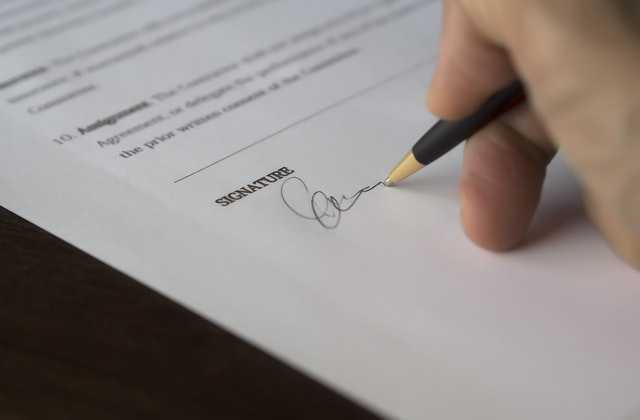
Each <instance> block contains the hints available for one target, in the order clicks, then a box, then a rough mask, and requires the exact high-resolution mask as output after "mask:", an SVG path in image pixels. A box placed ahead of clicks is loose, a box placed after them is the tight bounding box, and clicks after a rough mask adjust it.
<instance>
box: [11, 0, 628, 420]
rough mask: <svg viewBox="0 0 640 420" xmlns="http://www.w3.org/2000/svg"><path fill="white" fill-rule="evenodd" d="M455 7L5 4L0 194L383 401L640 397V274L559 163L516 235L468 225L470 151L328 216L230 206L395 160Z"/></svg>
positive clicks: (337, 188)
mask: <svg viewBox="0 0 640 420" xmlns="http://www.w3.org/2000/svg"><path fill="white" fill-rule="evenodd" d="M440 12H441V7H440V5H439V3H437V2H429V1H416V0H369V1H365V0H341V1H338V0H333V1H322V2H308V1H303V0H273V1H267V0H244V1H241V0H218V1H202V0H200V1H196V0H189V1H186V0H184V1H180V2H170V1H168V0H166V1H159V0H155V1H152V0H93V1H92V0H84V1H78V0H64V1H56V2H53V1H42V2H28V1H26V0H22V1H20V0H18V1H12V2H6V4H3V5H2V6H0V55H1V58H0V63H1V65H0V94H1V95H2V99H3V100H2V103H1V104H0V127H2V128H3V130H4V135H3V136H2V139H1V140H0V146H1V148H2V151H1V152H0V204H2V205H3V206H6V207H7V208H9V209H11V210H13V211H15V212H16V213H18V214H20V215H21V216H23V217H25V218H27V219H29V220H31V221H33V222H35V223H37V224H38V225H40V226H42V227H44V228H46V229H48V230H49V231H51V232H52V233H54V234H56V235H58V236H59V237H61V238H63V239H65V240H67V241H69V242H70V243H72V244H75V245H76V246H78V247H80V248H81V249H83V250H85V251H87V252H88V253H90V254H92V255H94V256H96V257H97V258H99V259H101V260H103V261H105V262H107V263H109V264H111V265H113V266H114V267H116V268H118V269H120V270H122V271H124V272H125V273H127V274H129V275H131V276H133V277H134V278H136V279H138V280H139V281H141V282H143V283H145V284H147V285H149V286H151V287H153V288H154V289H156V290H158V291H160V292H162V293H164V294H165V295H167V296H169V297H171V298H173V299H175V300H177V301H178V302H181V303H182V304H184V305H186V306H187V307H189V308H191V309H193V310H195V311H197V312H198V313H200V314H202V315H204V316H206V317H208V318H210V319H212V320H215V321H216V322H218V323H220V324H221V325H223V326H225V327H227V328H228V329H230V330H232V331H234V332H235V333H237V334H239V335H241V336H242V337H244V338H245V339H247V340H250V341H252V342H253V343H256V344H257V345H259V346H260V347H261V348H263V349H265V350H267V351H269V352H271V353H272V354H274V355H276V356H278V357H281V358H283V359H284V360H286V361H288V362H289V363H291V364H293V365H295V366H297V367H299V368H301V369H303V370H304V371H305V372H307V373H308V374H311V375H313V376H314V377H316V378H318V379H319V380H321V381H323V382H325V383H327V384H329V385H331V386H333V387H335V388H336V389H338V390H340V391H342V392H344V393H347V394H348V395H349V396H351V397H353V398H356V399H357V400H359V401H360V402H362V403H364V404H366V405H368V406H369V407H371V408H373V409H375V410H377V411H378V412H380V413H382V414H385V415H390V416H394V417H400V418H412V419H424V418H435V419H469V418H477V419H480V418H482V419H536V420H538V419H541V418H544V419H563V420H568V419H576V420H578V419H579V420H588V419H604V418H607V419H623V418H629V416H631V415H632V413H634V412H637V411H638V408H639V407H640V395H639V392H638V389H639V388H640V358H639V357H638V354H639V353H640V328H638V320H639V319H640V282H639V281H638V276H637V273H635V272H634V271H632V270H631V269H630V268H628V267H626V266H625V265H624V264H623V263H621V262H620V260H618V259H617V258H616V257H615V256H614V255H613V254H612V253H611V252H610V251H609V249H608V248H607V246H606V244H605V243H604V241H603V240H602V239H601V238H600V237H599V236H598V234H597V233H596V232H595V231H594V229H593V228H592V227H591V226H590V225H589V224H588V223H587V222H586V221H585V220H583V218H582V217H580V216H579V214H580V211H579V192H578V187H577V185H576V183H575V182H574V181H573V180H572V178H571V177H570V176H569V174H568V171H567V170H566V169H564V167H563V166H562V165H561V164H556V165H555V166H553V167H552V169H551V171H550V177H549V178H550V180H549V183H548V188H547V190H546V192H545V196H544V199H543V204H542V206H541V210H540V215H539V217H538V220H537V222H536V225H535V227H534V229H533V231H532V238H533V239H532V241H531V243H530V244H529V245H528V246H527V247H525V248H524V249H522V250H520V251H517V252H514V253H511V254H508V255H494V254H491V253H487V252H485V251H482V250H480V249H477V248H476V247H474V246H473V245H471V244H470V243H469V242H468V241H467V240H466V239H465V237H464V234H463V232H462V231H461V228H460V227H459V223H458V212H459V208H458V201H457V191H456V188H457V178H458V173H459V169H460V168H459V167H460V153H459V151H457V152H455V153H452V154H451V155H449V156H447V157H446V158H444V159H442V160H441V161H439V162H437V163H436V164H434V165H433V166H432V167H430V168H429V169H428V170H425V171H423V172H424V173H421V174H419V175H417V176H415V177H414V178H412V179H411V180H410V181H408V182H407V183H406V184H405V185H403V186H402V187H401V188H395V189H385V188H379V189H376V190H374V191H371V192H369V193H367V194H365V195H363V196H362V197H361V199H360V201H359V202H358V203H357V205H356V207H354V209H353V210H352V211H351V212H348V213H345V214H344V217H343V219H342V221H341V224H340V226H339V227H338V228H337V229H334V230H326V229H323V228H322V227H321V226H320V225H319V224H318V223H317V222H315V221H309V220H304V219H301V218H299V217H297V216H296V215H294V214H293V213H292V212H290V211H289V210H288V209H287V208H286V206H285V205H284V204H283V202H282V200H281V197H280V188H281V185H282V182H283V181H282V180H280V181H278V182H275V183H273V184H268V186H264V188H261V189H260V190H259V191H258V190H256V191H254V192H253V193H251V194H249V195H248V196H246V197H244V198H242V199H241V200H238V201H236V202H234V203H233V204H231V205H228V206H225V207H223V206H221V205H220V204H216V202H215V201H216V200H217V199H219V198H221V197H224V196H226V195H228V194H230V193H232V192H234V191H236V190H237V189H239V188H242V187H244V186H246V185H248V184H252V183H254V181H256V180H259V179H260V178H262V177H264V176H265V175H267V174H270V173H272V172H274V171H277V170H279V169H280V168H283V167H286V168H289V169H290V170H293V171H295V176H298V177H300V178H302V179H304V180H305V182H306V183H307V185H308V186H309V188H312V189H313V190H316V189H318V190H323V191H326V192H328V193H330V194H335V195H341V194H351V193H354V192H356V191H357V190H359V189H360V188H362V187H364V186H367V185H371V184H374V183H375V182H377V181H379V180H380V179H381V178H383V177H384V176H385V175H386V171H387V170H388V169H389V168H390V167H391V166H392V165H393V164H394V163H395V162H396V160H397V159H398V158H399V157H401V156H402V155H403V153H404V152H405V151H406V150H407V149H408V147H409V146H410V145H411V143H412V142H413V141H414V140H415V139H416V138H417V137H418V136H419V135H420V134H422V133H423V132H424V131H425V129H426V128H428V126H429V125H430V124H431V123H433V121H434V118H433V117H432V116H430V115H428V114H427V113H426V111H425V109H424V99H423V98H424V92H425V89H426V86H427V81H428V80H429V77H430V74H431V72H432V70H433V66H434V59H435V55H436V52H437V39H438V33H439V20H440ZM187 127H188V129H187ZM124 156H127V157H124ZM216 162H217V163H216ZM61 263H64V262H61Z"/></svg>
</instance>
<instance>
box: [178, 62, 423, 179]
mask: <svg viewBox="0 0 640 420" xmlns="http://www.w3.org/2000/svg"><path fill="white" fill-rule="evenodd" d="M426 63H427V61H422V62H420V63H418V64H415V65H413V66H411V67H409V68H408V69H405V70H403V71H401V72H399V73H396V74H394V75H393V76H391V77H388V78H386V79H384V80H382V81H380V82H378V83H376V84H375V85H372V86H369V87H367V88H364V89H362V90H360V91H358V92H356V93H354V94H352V95H350V96H347V97H346V98H343V99H341V100H339V101H337V102H335V103H333V104H331V105H329V106H327V107H325V108H322V109H320V110H319V111H316V112H314V113H313V114H311V115H308V116H306V117H304V118H302V119H300V120H298V121H296V122H294V123H292V124H289V125H288V126H286V127H284V128H281V129H280V130H278V131H276V132H273V133H271V134H269V135H268V136H265V137H262V138H261V139H258V140H256V141H254V142H253V143H250V144H249V145H247V146H245V147H243V148H242V149H239V150H236V151H235V152H233V153H230V154H228V155H226V156H225V157H222V158H220V159H218V160H216V161H214V162H211V163H210V164H208V165H206V166H203V167H202V168H200V169H198V170H195V171H193V172H191V173H189V174H187V175H185V176H183V177H182V178H178V179H176V180H175V181H173V183H174V184H178V183H180V182H183V181H186V180H187V179H189V178H191V177H193V176H195V175H198V174H200V173H202V172H204V171H206V170H207V169H209V168H211V167H213V166H215V165H217V164H218V163H220V162H223V161H225V160H227V159H229V158H231V157H233V156H235V155H237V154H239V153H242V152H244V151H245V150H248V149H250V148H252V147H254V146H257V145H259V144H260V143H264V142H266V141H267V140H270V139H272V138H274V137H276V136H277V135H279V134H282V133H284V132H285V131H287V130H289V129H291V128H294V127H297V126H298V125H301V124H303V123H305V122H307V121H309V120H311V119H313V118H315V117H317V116H319V115H321V114H324V113H325V112H327V111H330V110H332V109H334V108H337V107H339V106H341V105H344V104H346V103H347V102H349V101H351V100H353V99H356V98H358V97H360V96H363V95H365V94H367V93H369V92H371V91H373V90H375V89H377V88H379V87H381V86H384V85H386V84H388V83H390V82H393V81H395V80H396V79H398V78H400V77H402V76H405V75H407V74H409V73H412V72H414V71H415V70H417V69H419V68H420V67H423V66H424V65H425V64H426Z"/></svg>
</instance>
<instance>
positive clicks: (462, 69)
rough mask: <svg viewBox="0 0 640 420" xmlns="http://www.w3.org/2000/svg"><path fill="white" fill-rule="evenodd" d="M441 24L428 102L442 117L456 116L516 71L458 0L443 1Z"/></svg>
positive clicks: (477, 103) (468, 110)
mask: <svg viewBox="0 0 640 420" xmlns="http://www.w3.org/2000/svg"><path fill="white" fill-rule="evenodd" d="M443 25H444V28H443V33H442V38H441V47H440V58H439V62H438V66H437V69H436V73H435V76H434V78H433V80H432V82H431V87H430V90H429V95H428V106H429V109H430V111H431V112H432V113H433V114H435V115H437V116H439V117H441V118H444V119H459V118H462V117H465V116H467V115H469V114H470V113H472V112H473V111H475V110H476V109H477V108H478V106H480V105H481V104H482V103H483V102H484V101H485V100H486V99H487V98H488V97H489V96H491V94H493V93H495V92H496V91H497V90H498V89H500V88H502V87H504V86H506V85H507V84H509V82H511V81H512V80H513V79H514V78H515V73H514V71H513V68H512V67H511V64H510V62H509V58H508V57H507V55H506V53H505V51H503V50H502V49H501V48H499V47H497V46H496V45H495V44H494V43H491V42H489V40H488V39H487V38H485V37H484V36H482V35H481V34H480V33H479V32H478V31H477V29H476V27H475V26H474V24H473V23H472V21H471V20H470V19H469V18H468V17H467V15H466V14H465V12H464V10H463V9H462V7H461V5H460V3H459V1H457V0H446V1H445V3H444V17H443Z"/></svg>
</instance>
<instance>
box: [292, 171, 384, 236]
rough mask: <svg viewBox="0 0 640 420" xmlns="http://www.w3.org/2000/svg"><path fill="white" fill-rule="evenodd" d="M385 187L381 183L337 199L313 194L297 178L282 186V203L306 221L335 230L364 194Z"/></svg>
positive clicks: (316, 193) (319, 192)
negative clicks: (345, 214)
mask: <svg viewBox="0 0 640 420" xmlns="http://www.w3.org/2000/svg"><path fill="white" fill-rule="evenodd" d="M381 185H384V182H383V181H380V182H378V183H376V184H374V185H371V186H368V187H364V188H361V189H360V190H358V191H357V192H356V193H354V194H352V195H342V196H341V197H340V198H337V197H335V196H333V195H328V194H327V193H325V192H324V191H314V192H313V193H311V191H310V190H309V187H308V186H307V184H306V183H305V182H304V181H303V180H302V178H298V177H296V176H294V177H291V178H287V179H286V180H285V181H284V182H283V183H282V185H281V186H280V196H281V197H282V202H283V203H284V205H285V206H287V208H288V209H289V210H291V211H292V212H293V213H294V214H295V215H296V216H298V217H301V218H303V219H306V220H315V221H317V222H318V223H319V224H320V225H321V226H322V227H323V228H325V229H335V228H337V227H338V225H340V221H341V219H342V215H343V214H344V213H346V212H348V211H350V210H351V209H353V207H354V206H355V205H356V203H357V202H358V201H359V200H360V198H361V197H362V195H363V194H366V193H368V192H370V191H373V190H375V189H376V188H378V187H380V186H381Z"/></svg>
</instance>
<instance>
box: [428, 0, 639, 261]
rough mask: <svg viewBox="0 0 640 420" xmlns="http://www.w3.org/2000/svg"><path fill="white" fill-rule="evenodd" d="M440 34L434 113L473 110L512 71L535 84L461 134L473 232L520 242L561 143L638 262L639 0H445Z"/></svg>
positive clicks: (590, 204)
mask: <svg viewBox="0 0 640 420" xmlns="http://www.w3.org/2000/svg"><path fill="white" fill-rule="evenodd" d="M441 43H442V45H441V55H440V60H439V64H438V68H437V71H436V74H435V76H434V79H433V81H432V85H431V88H430V91H429V99H428V103H429V108H430V110H431V111H432V112H433V113H434V114H436V115H438V116H439V117H441V118H446V119H458V118H461V117H464V116H466V115H468V114H470V113H471V112H472V111H474V110H475V109H476V108H477V107H478V106H479V105H480V104H481V103H482V102H483V101H484V100H486V98H488V97H489V96H490V95H491V94H492V93H494V92H495V91H496V90H498V89H499V88H501V87H503V86H505V85H506V84H508V83H509V82H510V81H511V80H513V79H514V78H516V77H519V78H521V79H522V80H523V81H524V82H525V84H526V86H527V90H528V93H529V104H528V105H527V106H525V107H522V108H521V109H518V110H517V111H515V112H513V113H511V114H509V115H507V116H506V117H504V118H503V119H501V120H500V121H498V122H496V123H494V124H492V125H491V126H489V127H487V128H486V129H484V130H483V131H482V132H480V133H479V134H478V135H476V136H475V137H474V138H472V139H471V140H470V141H469V142H468V143H467V145H466V148H465V157H464V170H463V175H462V181H461V201H462V221H463V224H464V227H465V231H466V232H467V235H468V236H469V237H470V238H471V239H472V240H473V241H474V242H476V243H477V244H479V245H480V246H483V247H485V248H489V249H492V250H507V249H510V248H513V247H515V246H517V245H518V244H519V243H520V242H521V241H522V240H523V239H524V237H525V235H526V233H527V230H528V228H529V225H530V223H531V220H532V217H533V215H534V212H535V210H536V207H537V205H538V202H539V199H540V192H541V189H542V184H543V180H544V177H545V172H546V167H547V165H548V163H549V162H550V160H551V158H552V157H553V155H554V153H555V151H556V149H557V148H559V149H560V150H562V152H563V154H565V155H566V157H567V160H568V161H569V163H570V165H571V166H572V168H573V170H574V171H575V172H576V173H577V175H578V177H579V179H580V181H581V182H582V184H583V187H584V195H585V202H586V208H587V211H588V213H589V215H590V217H591V218H592V220H593V221H594V223H596V224H597V225H598V226H599V227H600V229H601V231H602V232H603V233H604V235H605V236H606V237H607V239H608V240H609V241H610V243H611V244H612V245H613V247H614V249H615V250H616V251H617V252H618V253H619V254H620V255H621V256H622V257H623V258H625V259H626V260H627V261H629V262H630V263H631V264H633V265H635V266H637V267H640V2H638V1H637V0H518V1H514V0H445V2H444V31H443V35H442V41H441Z"/></svg>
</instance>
